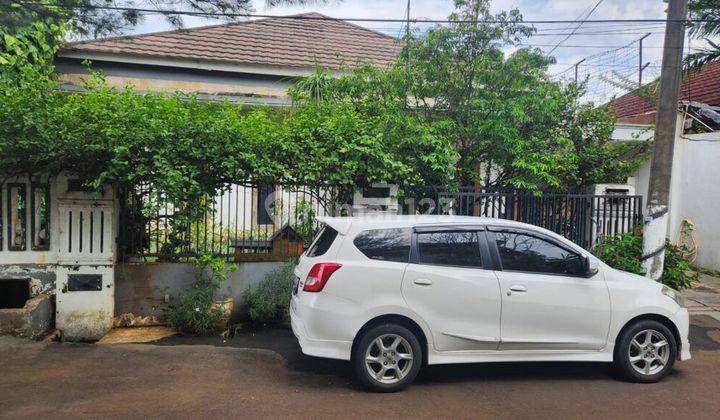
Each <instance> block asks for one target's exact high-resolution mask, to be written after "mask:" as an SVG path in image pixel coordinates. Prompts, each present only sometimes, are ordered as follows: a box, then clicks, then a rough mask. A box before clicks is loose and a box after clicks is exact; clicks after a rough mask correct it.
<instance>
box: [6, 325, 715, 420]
mask: <svg viewBox="0 0 720 420" xmlns="http://www.w3.org/2000/svg"><path fill="white" fill-rule="evenodd" d="M691 341H692V343H693V344H692V345H693V359H692V360H690V361H687V362H682V363H678V364H677V365H676V369H675V371H674V373H673V374H672V375H671V376H669V377H668V378H667V379H666V380H665V381H664V382H661V383H659V384H652V385H640V384H633V383H627V382H622V381H620V380H618V379H617V378H616V377H615V376H614V374H613V373H612V370H611V369H610V367H609V365H604V364H591V363H532V364H486V365H454V366H432V367H429V368H427V369H425V370H424V371H423V372H422V373H421V375H420V377H419V378H418V380H417V381H416V383H415V384H414V385H413V386H411V387H410V388H409V389H408V390H406V391H405V392H402V393H398V394H385V395H381V394H370V393H366V392H363V391H362V390H361V389H359V388H358V387H357V385H356V384H355V382H354V381H353V380H352V376H351V370H350V366H349V364H348V363H344V362H337V361H330V360H323V359H315V358H310V357H306V356H303V355H301V354H300V352H299V348H298V347H297V344H296V342H295V340H294V338H293V337H292V334H291V333H290V332H289V331H287V330H269V331H262V332H256V333H252V332H245V333H243V334H241V335H239V336H238V337H236V338H234V339H231V340H229V341H227V342H222V341H221V340H219V339H216V338H205V339H198V338H182V337H180V338H171V339H167V340H164V341H162V342H160V343H157V344H153V345H123V344H116V345H104V346H100V345H87V344H67V343H50V344H44V343H32V342H27V341H23V340H19V339H12V338H8V337H0V366H1V367H0V417H3V418H28V417H38V418H40V417H42V418H63V417H67V418H69V417H108V418H147V417H153V418H193V417H194V418H210V417H222V418H227V417H244V418H260V417H264V418H290V417H292V418H310V417H312V418H319V417H321V418H347V417H350V416H352V417H356V418H374V419H382V418H388V417H415V418H417V417H423V418H430V417H433V418H437V417H443V418H483V417H494V418H498V417H500V418H527V417H533V418H539V417H554V418H588V417H598V418H611V417H612V418H630V417H632V418H635V419H638V418H656V419H657V418H715V419H716V418H718V413H720V398H719V396H720V322H719V321H717V320H715V319H713V318H710V317H709V316H699V317H694V318H693V326H692V328H691Z"/></svg>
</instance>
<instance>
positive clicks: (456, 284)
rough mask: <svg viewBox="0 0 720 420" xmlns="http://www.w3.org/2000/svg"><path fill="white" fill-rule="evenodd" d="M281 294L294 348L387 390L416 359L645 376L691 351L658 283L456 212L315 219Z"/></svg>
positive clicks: (677, 307)
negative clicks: (559, 365) (343, 363)
mask: <svg viewBox="0 0 720 420" xmlns="http://www.w3.org/2000/svg"><path fill="white" fill-rule="evenodd" d="M321 222H322V223H323V227H322V229H321V231H320V232H319V233H318V235H317V237H316V238H315V240H314V241H313V243H312V244H311V246H310V247H309V248H308V250H307V251H306V252H305V254H304V255H303V256H302V257H301V258H300V260H299V263H298V265H297V267H296V269H295V275H296V279H295V284H294V286H293V291H292V299H291V303H290V316H291V320H292V330H293V332H294V333H295V335H296V336H297V338H298V341H299V342H300V346H301V348H302V351H303V353H305V354H307V355H311V356H319V357H327V358H333V359H342V360H351V361H352V363H353V365H354V368H355V372H356V374H357V376H358V378H359V379H360V381H362V383H363V384H364V385H365V386H367V387H368V388H370V389H372V390H375V391H385V392H388V391H397V390H400V389H402V388H404V387H406V386H407V385H409V384H410V383H411V382H412V381H413V380H414V379H415V377H416V376H417V374H418V371H419V370H420V367H421V366H422V365H423V364H441V363H474V362H509V361H517V362H524V361H595V362H614V363H615V364H616V365H617V366H618V368H619V369H620V370H621V371H622V372H623V373H624V374H625V375H626V376H627V377H628V378H629V379H631V380H633V381H637V382H655V381H658V380H660V379H661V378H663V377H664V376H665V375H667V374H668V372H669V371H670V370H671V369H672V367H673V364H674V362H675V359H676V358H677V359H680V360H686V359H689V358H690V347H689V343H688V329H689V317H688V312H687V310H686V309H684V308H683V307H682V304H681V302H680V297H679V296H678V294H677V292H676V291H675V290H673V289H671V288H668V287H666V286H663V285H662V284H660V283H657V282H655V281H652V280H649V279H647V278H644V277H641V276H638V275H634V274H630V273H626V272H623V271H619V270H615V269H613V268H611V267H609V266H608V265H606V264H604V263H603V262H601V261H600V260H598V259H597V258H596V257H594V256H593V255H592V254H590V253H589V252H587V251H585V250H584V249H582V248H580V247H579V246H577V245H575V244H574V243H572V242H570V241H568V240H567V239H565V238H563V237H561V236H559V235H557V234H555V233H552V232H550V231H548V230H545V229H542V228H539V227H536V226H532V225H528V224H524V223H518V222H512V221H506V220H498V219H485V218H479V217H461V216H390V217H387V216H384V217H365V218H355V217H338V218H323V219H321Z"/></svg>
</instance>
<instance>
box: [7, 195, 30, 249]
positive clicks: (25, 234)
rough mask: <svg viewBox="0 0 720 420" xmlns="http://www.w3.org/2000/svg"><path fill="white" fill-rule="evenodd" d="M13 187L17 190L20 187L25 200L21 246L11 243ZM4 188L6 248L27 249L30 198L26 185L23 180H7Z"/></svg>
mask: <svg viewBox="0 0 720 420" xmlns="http://www.w3.org/2000/svg"><path fill="white" fill-rule="evenodd" d="M13 188H18V191H20V190H19V188H22V191H23V199H24V200H25V202H24V205H25V208H24V209H23V210H24V213H25V214H24V216H23V225H24V226H23V244H22V246H15V245H12V237H13V232H12V230H13V227H12V202H13V197H12V189H13ZM5 190H6V193H7V201H6V203H7V206H6V208H5V211H6V214H5V216H6V218H7V220H6V221H5V224H6V225H7V229H6V230H7V250H8V251H13V252H17V251H27V249H28V220H29V217H28V213H29V211H28V208H29V206H30V202H29V201H30V200H29V197H28V185H27V183H25V182H9V183H7V184H6V188H5ZM18 215H19V214H18Z"/></svg>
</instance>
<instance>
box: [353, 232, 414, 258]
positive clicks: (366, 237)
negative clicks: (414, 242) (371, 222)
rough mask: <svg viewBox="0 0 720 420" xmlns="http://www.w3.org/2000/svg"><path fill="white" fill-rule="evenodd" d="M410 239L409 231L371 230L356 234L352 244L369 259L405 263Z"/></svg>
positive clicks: (408, 256) (408, 252)
mask: <svg viewBox="0 0 720 420" xmlns="http://www.w3.org/2000/svg"><path fill="white" fill-rule="evenodd" d="M411 238H412V230H411V229H373V230H366V231H364V232H361V233H360V234H358V235H357V236H356V237H355V240H353V244H355V246H356V247H357V249H359V250H360V252H362V253H363V254H365V256H366V257H368V258H370V259H373V260H381V261H393V262H403V263H407V262H408V261H409V260H410V239H411Z"/></svg>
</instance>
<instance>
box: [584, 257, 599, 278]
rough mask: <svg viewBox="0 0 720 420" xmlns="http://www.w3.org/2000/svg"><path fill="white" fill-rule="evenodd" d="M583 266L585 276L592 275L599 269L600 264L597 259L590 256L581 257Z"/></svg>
mask: <svg viewBox="0 0 720 420" xmlns="http://www.w3.org/2000/svg"><path fill="white" fill-rule="evenodd" d="M583 268H584V272H585V277H592V276H594V275H595V274H597V273H598V271H600V264H599V263H598V260H596V259H595V258H590V257H585V256H584V257H583Z"/></svg>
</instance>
